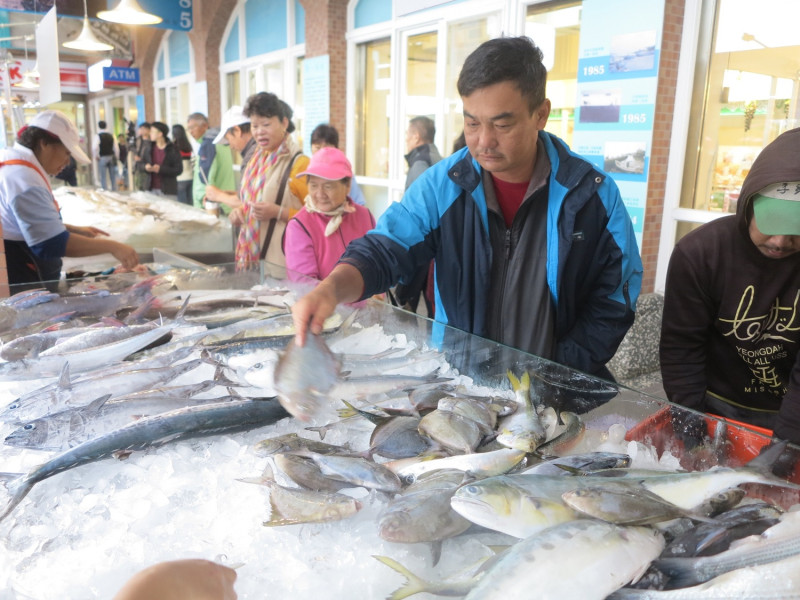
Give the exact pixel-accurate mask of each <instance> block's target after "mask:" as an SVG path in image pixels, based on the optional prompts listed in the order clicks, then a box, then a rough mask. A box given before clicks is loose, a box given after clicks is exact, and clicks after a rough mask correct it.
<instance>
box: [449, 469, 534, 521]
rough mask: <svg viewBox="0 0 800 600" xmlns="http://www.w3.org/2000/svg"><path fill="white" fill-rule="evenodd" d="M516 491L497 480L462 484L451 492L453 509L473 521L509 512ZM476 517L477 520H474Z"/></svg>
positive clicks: (484, 519)
mask: <svg viewBox="0 0 800 600" xmlns="http://www.w3.org/2000/svg"><path fill="white" fill-rule="evenodd" d="M517 493H518V491H517V489H516V488H514V487H513V486H510V485H508V484H505V483H503V482H501V481H497V480H491V479H490V480H484V481H480V482H474V483H469V484H467V485H464V486H462V487H460V488H458V490H456V493H455V494H453V497H452V498H451V499H450V505H451V506H452V508H453V510H454V511H456V512H457V513H459V514H460V515H462V516H464V517H466V518H468V519H469V520H470V521H473V522H474V523H479V524H480V523H481V522H485V521H486V520H487V519H490V518H495V517H498V516H499V517H507V516H508V515H510V514H511V503H512V500H513V498H514V497H515V496H516V495H517ZM476 519H478V520H476Z"/></svg>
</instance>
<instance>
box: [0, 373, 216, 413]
mask: <svg viewBox="0 0 800 600" xmlns="http://www.w3.org/2000/svg"><path fill="white" fill-rule="evenodd" d="M201 363H202V361H200V360H199V359H195V360H190V361H187V362H184V363H179V364H177V365H174V366H168V367H157V368H154V369H132V370H130V371H119V372H117V373H112V374H104V375H103V376H101V377H97V378H86V379H80V380H76V381H71V380H70V370H69V369H66V368H65V369H63V370H62V373H61V377H60V378H59V385H58V386H56V387H53V388H46V389H44V390H41V391H40V392H39V393H35V394H33V393H32V394H28V395H26V396H25V397H24V398H19V399H17V400H15V401H14V402H12V403H11V404H9V405H8V406H7V407H6V408H5V409H4V410H3V412H2V413H0V419H2V420H4V421H10V422H15V423H21V422H26V421H32V420H34V419H38V418H41V417H45V416H47V415H51V414H54V413H57V412H60V411H62V410H65V409H68V408H79V407H81V406H86V405H87V404H89V403H91V402H92V401H93V400H95V399H96V398H98V397H99V396H100V395H105V394H111V395H112V396H121V395H124V394H129V393H131V392H136V391H139V390H143V389H147V388H150V387H154V386H158V385H162V384H164V383H166V382H168V381H172V380H173V379H176V378H177V377H180V376H181V375H184V374H186V373H188V372H189V371H192V370H194V369H196V368H197V367H198V366H200V364H201Z"/></svg>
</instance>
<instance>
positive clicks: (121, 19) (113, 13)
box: [97, 0, 164, 25]
mask: <svg viewBox="0 0 800 600" xmlns="http://www.w3.org/2000/svg"><path fill="white" fill-rule="evenodd" d="M97 18H98V19H102V20H103V21H111V22H112V23H120V24H121V25H157V24H158V23H161V21H163V20H164V19H162V18H161V17H159V16H158V15H152V14H150V13H148V12H145V11H144V10H143V9H142V7H141V6H139V3H138V2H137V1H136V0H120V2H119V4H118V5H117V7H116V8H115V9H113V10H101V11H99V12H98V13H97Z"/></svg>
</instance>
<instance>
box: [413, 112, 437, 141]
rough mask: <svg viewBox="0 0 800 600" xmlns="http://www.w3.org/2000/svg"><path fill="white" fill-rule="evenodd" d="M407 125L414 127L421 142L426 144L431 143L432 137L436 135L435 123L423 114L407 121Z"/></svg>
mask: <svg viewBox="0 0 800 600" xmlns="http://www.w3.org/2000/svg"><path fill="white" fill-rule="evenodd" d="M408 126H409V127H413V128H414V130H415V131H416V132H417V133H418V134H419V137H421V138H422V141H423V142H425V143H426V144H432V143H433V138H435V137H436V124H435V123H434V122H433V119H431V118H429V117H423V116H420V117H414V118H413V119H411V120H410V121H409V122H408Z"/></svg>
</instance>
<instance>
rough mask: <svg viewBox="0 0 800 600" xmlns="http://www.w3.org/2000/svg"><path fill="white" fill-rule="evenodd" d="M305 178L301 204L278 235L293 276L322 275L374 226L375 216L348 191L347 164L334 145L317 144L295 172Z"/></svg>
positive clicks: (349, 175)
mask: <svg viewBox="0 0 800 600" xmlns="http://www.w3.org/2000/svg"><path fill="white" fill-rule="evenodd" d="M304 175H305V176H306V177H307V179H308V182H307V185H308V196H306V198H305V202H304V204H305V205H304V206H303V208H302V209H300V211H299V212H298V213H297V215H295V216H294V217H293V218H292V219H291V220H290V221H289V223H288V224H287V226H286V232H285V234H284V239H283V251H284V253H285V254H286V267H287V269H288V270H289V278H290V279H292V280H293V281H299V280H304V279H309V278H311V279H316V280H320V279H323V278H325V277H327V275H328V273H330V272H331V271H332V270H333V267H334V266H336V263H337V262H338V261H339V258H340V257H341V256H342V254H343V253H344V251H345V248H347V245H348V244H349V243H350V242H351V241H352V240H354V239H356V238H359V237H361V236H362V235H364V234H365V233H367V231H369V230H370V229H372V228H373V227H375V218H374V217H373V216H372V213H370V212H369V209H367V208H366V207H364V206H360V205H358V204H355V203H354V202H353V201H352V200H351V199H350V198H349V197H348V193H349V191H350V182H351V181H352V179H353V169H352V167H351V166H350V161H348V160H347V157H346V156H345V155H344V153H343V152H342V151H341V150H339V149H337V148H330V147H329V148H322V149H320V150H318V151H317V152H316V153H314V154H313V155H312V156H311V162H309V164H308V167H307V168H306V170H305V171H303V172H302V173H299V174H298V177H302V176H304Z"/></svg>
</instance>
